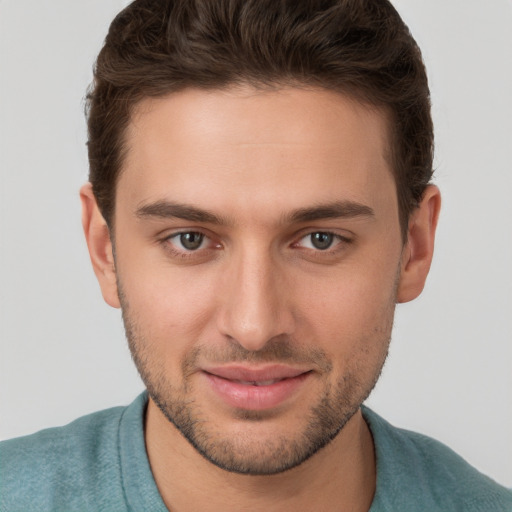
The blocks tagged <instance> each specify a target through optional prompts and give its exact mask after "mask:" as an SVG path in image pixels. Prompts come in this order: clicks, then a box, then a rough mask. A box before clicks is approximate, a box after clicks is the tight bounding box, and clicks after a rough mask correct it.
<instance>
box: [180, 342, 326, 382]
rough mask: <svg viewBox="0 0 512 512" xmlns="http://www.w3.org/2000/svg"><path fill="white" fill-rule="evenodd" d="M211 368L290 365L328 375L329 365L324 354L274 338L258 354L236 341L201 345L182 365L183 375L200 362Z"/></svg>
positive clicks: (316, 349) (319, 350) (192, 371)
mask: <svg viewBox="0 0 512 512" xmlns="http://www.w3.org/2000/svg"><path fill="white" fill-rule="evenodd" d="M205 361H207V362H208V363H210V364H212V363H213V364H216V365H217V364H220V365H222V364H229V363H250V364H257V363H275V364H279V363H286V364H290V365H298V366H299V365H300V366H311V367H312V368H316V369H318V370H320V371H321V372H322V373H328V372H330V371H331V370H332V363H331V361H330V359H329V357H328V356H327V354H326V353H325V352H324V351H323V350H321V349H319V348H312V347H304V346H301V345H300V344H299V343H297V342H295V341H293V340H291V339H290V338H288V337H287V338H283V337H278V338H273V339H271V340H269V341H268V342H267V343H266V345H265V346H264V347H263V348H262V349H261V350H258V351H252V350H247V349H246V348H245V347H243V346H242V345H240V344H239V343H238V342H237V341H236V340H229V341H228V343H227V344H226V345H225V346H223V347H219V346H215V347H214V346H211V345H200V346H197V347H195V348H194V349H193V350H192V351H191V352H190V353H189V354H188V355H187V357H186V358H185V360H184V361H183V362H182V370H183V373H184V375H188V374H191V373H194V371H195V370H197V368H198V367H199V366H200V364H201V362H203V363H204V362H205Z"/></svg>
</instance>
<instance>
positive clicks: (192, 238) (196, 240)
mask: <svg viewBox="0 0 512 512" xmlns="http://www.w3.org/2000/svg"><path fill="white" fill-rule="evenodd" d="M168 240H169V242H170V243H171V244H172V245H173V246H174V247H175V248H176V249H178V250H181V251H183V250H185V251H197V250H198V249H201V248H202V247H203V246H204V245H206V240H207V238H206V236H205V235H203V233H199V232H197V231H187V232H184V233H176V234H175V235H173V236H171V237H169V239H168Z"/></svg>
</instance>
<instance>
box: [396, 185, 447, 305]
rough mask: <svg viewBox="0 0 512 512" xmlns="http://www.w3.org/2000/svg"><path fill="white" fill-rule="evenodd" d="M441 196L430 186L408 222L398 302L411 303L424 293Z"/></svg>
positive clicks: (435, 188) (434, 187) (433, 186)
mask: <svg viewBox="0 0 512 512" xmlns="http://www.w3.org/2000/svg"><path fill="white" fill-rule="evenodd" d="M440 209H441V194H440V192H439V189H438V188H437V187H436V186H435V185H429V186H428V187H427V188H426V190H425V192H424V194H423V198H422V200H421V202H420V204H419V206H418V207H417V208H416V209H415V210H414V211H413V212H412V214H411V217H410V219H409V230H408V237H407V242H406V244H405V246H404V248H403V252H402V263H401V272H400V282H399V284H398V292H397V302H409V301H411V300H413V299H415V298H416V297H418V295H419V294H420V293H421V292H422V290H423V287H424V286H425V281H426V279H427V275H428V271H429V270H430V264H431V263H432V256H433V254H434V238H435V234H436V227H437V220H438V218H439V210H440Z"/></svg>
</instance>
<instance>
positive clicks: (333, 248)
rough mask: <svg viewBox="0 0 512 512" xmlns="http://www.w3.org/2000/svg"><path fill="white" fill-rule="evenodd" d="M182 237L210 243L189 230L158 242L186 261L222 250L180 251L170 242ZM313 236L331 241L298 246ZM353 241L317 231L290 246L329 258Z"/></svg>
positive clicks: (305, 235) (207, 237) (209, 238)
mask: <svg viewBox="0 0 512 512" xmlns="http://www.w3.org/2000/svg"><path fill="white" fill-rule="evenodd" d="M183 235H199V236H201V237H202V240H201V246H202V245H203V244H204V243H205V242H207V241H209V242H210V243H212V240H211V237H209V236H208V235H206V234H205V233H203V232H201V231H194V230H190V231H178V232H177V233H172V234H171V235H169V236H166V237H165V238H163V239H162V240H161V241H160V242H161V243H162V244H163V245H164V246H165V247H166V250H167V251H169V252H170V253H171V255H172V256H173V257H176V258H179V259H183V260H185V259H188V258H198V257H199V255H205V252H206V251H208V252H210V251H212V250H216V249H220V248H222V245H221V244H220V243H217V244H214V247H206V248H203V247H201V246H199V247H198V248H197V249H195V250H189V249H186V248H183V249H181V250H180V249H178V248H176V247H175V246H174V244H173V243H172V240H173V239H179V237H181V236H183ZM313 235H328V236H331V237H332V239H333V241H332V243H331V244H330V245H329V246H328V247H326V248H325V249H319V248H309V247H301V246H300V245H299V244H300V242H302V241H303V240H304V239H307V238H308V237H312V236H313ZM353 241H354V240H353V239H352V238H348V237H346V236H342V235H340V234H338V233H334V232H332V231H321V230H317V231H310V232H308V233H305V234H303V235H301V236H300V238H299V239H298V240H297V241H296V242H293V243H292V244H291V245H290V246H291V247H294V248H298V249H302V250H304V251H308V252H310V254H314V255H315V256H316V257H322V256H324V257H327V256H329V255H331V256H334V255H337V254H338V253H339V252H341V251H343V249H345V248H346V246H347V245H350V244H352V243H353ZM336 242H337V243H336ZM310 243H311V242H310ZM311 244H312V243H311ZM312 245H313V244H312Z"/></svg>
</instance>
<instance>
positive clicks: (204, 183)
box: [116, 87, 395, 216]
mask: <svg viewBox="0 0 512 512" xmlns="http://www.w3.org/2000/svg"><path fill="white" fill-rule="evenodd" d="M388 132H389V130H388V119H387V116H386V115H385V113H384V112H382V111H380V110H377V109H372V108H370V107H369V106H367V105H363V104H361V103H358V102H356V101H354V100H352V99H351V98H349V97H346V96H343V95H341V94H339V93H335V92H331V91H326V90H323V89H307V90H305V89H299V88H283V89H279V90H264V91H261V90H255V89H254V88H251V87H238V88H231V89H225V90H213V91H204V90H196V89H188V90H185V91H182V92H179V93H173V94H171V95H169V96H167V97H164V98H158V99H146V100H143V101H142V102H141V103H140V104H139V105H138V106H137V108H136V109H135V111H134V113H133V116H132V119H131V123H130V125H129V127H128V130H127V133H126V146H127V157H126V160H125V162H124V166H123V169H122V173H121V176H120V179H119V184H118V190H117V197H116V202H117V203H118V205H119V206H121V204H120V203H124V204H126V205H127V206H128V205H129V207H130V208H132V209H133V208H137V207H138V206H140V204H141V203H144V202H151V201H158V200H162V199H164V200H165V199H172V200H174V201H180V202H184V203H190V204H196V203H201V204H200V206H202V207H205V208H208V209H213V210H218V209H223V210H226V212H225V213H226V215H229V214H230V213H232V214H233V215H234V216H240V215H243V213H244V211H246V212H247V214H252V215H253V214H254V212H255V211H257V212H259V215H261V216H262V215H263V212H264V211H266V210H267V209H268V208H269V207H270V206H272V210H276V206H277V205H280V206H281V207H282V209H286V208H300V207H302V206H304V204H303V203H308V204H309V203H315V202H316V203H321V202H325V201H333V200H339V199H343V200H345V199H347V200H355V201H359V202H361V201H363V200H364V201H365V202H368V201H370V202H376V203H378V202H379V200H380V199H381V197H380V196H382V194H384V195H386V194H387V196H389V198H388V199H391V201H392V202H393V201H395V190H394V189H395V187H394V180H393V177H392V173H391V171H390V165H389V158H388V154H389V140H388V139H389V136H388ZM250 207H252V212H250V211H249V210H250ZM229 210H232V211H231V212H230V211H229ZM276 213H277V210H276Z"/></svg>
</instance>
